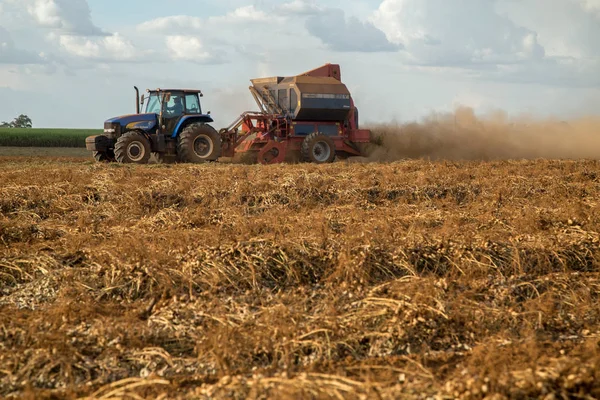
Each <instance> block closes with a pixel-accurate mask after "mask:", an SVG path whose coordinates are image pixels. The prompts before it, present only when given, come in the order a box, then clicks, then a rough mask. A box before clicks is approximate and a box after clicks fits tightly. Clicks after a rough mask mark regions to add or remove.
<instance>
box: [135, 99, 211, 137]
mask: <svg viewBox="0 0 600 400" xmlns="http://www.w3.org/2000/svg"><path fill="white" fill-rule="evenodd" d="M202 96H203V95H202V92H201V91H200V90H188V89H184V90H182V89H157V90H148V97H147V98H146V97H145V96H142V99H141V105H142V106H143V107H144V113H145V114H154V115H156V118H157V122H159V124H158V126H159V127H160V128H161V129H160V130H161V131H162V133H163V134H165V135H169V136H173V135H174V134H175V136H176V135H177V127H178V126H179V125H180V122H182V120H185V119H188V118H189V117H191V116H199V117H201V118H203V119H204V120H205V121H206V122H212V118H210V116H209V115H210V112H209V113H208V114H202V108H201V106H200V97H202Z"/></svg>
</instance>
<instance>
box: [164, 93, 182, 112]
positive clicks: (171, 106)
mask: <svg viewBox="0 0 600 400" xmlns="http://www.w3.org/2000/svg"><path fill="white" fill-rule="evenodd" d="M165 113H166V114H167V116H169V117H174V116H179V115H182V114H183V96H182V95H181V93H171V98H170V99H169V101H168V102H167V104H166V107H165Z"/></svg>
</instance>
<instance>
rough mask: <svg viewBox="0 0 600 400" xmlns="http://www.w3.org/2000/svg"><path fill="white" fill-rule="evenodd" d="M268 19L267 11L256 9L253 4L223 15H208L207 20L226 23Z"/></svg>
mask: <svg viewBox="0 0 600 400" xmlns="http://www.w3.org/2000/svg"><path fill="white" fill-rule="evenodd" d="M268 19H269V16H268V15H267V13H265V12H264V11H262V10H257V9H256V8H255V7H254V6H253V5H250V6H245V7H240V8H236V9H235V10H234V11H233V12H230V13H227V14H226V15H225V16H224V17H210V18H209V20H212V21H218V22H221V21H222V22H227V23H234V24H235V23H247V22H264V21H267V20H268Z"/></svg>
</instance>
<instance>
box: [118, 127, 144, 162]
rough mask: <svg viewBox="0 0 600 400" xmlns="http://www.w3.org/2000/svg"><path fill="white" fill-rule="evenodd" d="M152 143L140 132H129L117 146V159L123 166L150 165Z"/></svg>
mask: <svg viewBox="0 0 600 400" xmlns="http://www.w3.org/2000/svg"><path fill="white" fill-rule="evenodd" d="M150 150H151V149H150V141H149V140H148V139H147V138H146V137H145V136H144V135H142V134H141V133H139V132H134V131H131V132H127V133H125V134H124V135H123V136H121V137H120V138H119V139H117V143H116V144H115V158H116V160H117V162H119V163H122V164H148V160H149V159H150Z"/></svg>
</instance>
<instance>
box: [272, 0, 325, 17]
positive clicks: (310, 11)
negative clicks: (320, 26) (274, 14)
mask: <svg viewBox="0 0 600 400" xmlns="http://www.w3.org/2000/svg"><path fill="white" fill-rule="evenodd" d="M323 10H324V9H323V7H321V6H319V5H317V4H316V3H315V2H314V1H310V2H309V1H307V0H294V1H292V2H291V3H284V4H282V5H280V6H279V8H278V9H277V11H278V13H279V14H283V15H292V16H298V15H315V14H318V13H320V12H322V11H323Z"/></svg>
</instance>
